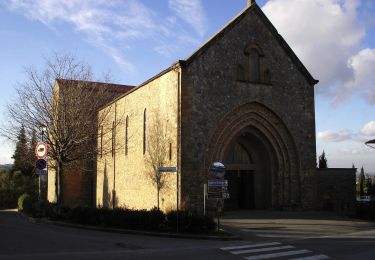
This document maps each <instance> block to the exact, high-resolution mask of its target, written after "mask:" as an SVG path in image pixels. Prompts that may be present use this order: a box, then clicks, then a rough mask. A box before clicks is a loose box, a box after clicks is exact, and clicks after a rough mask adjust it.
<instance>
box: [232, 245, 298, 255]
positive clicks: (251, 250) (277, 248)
mask: <svg viewBox="0 0 375 260" xmlns="http://www.w3.org/2000/svg"><path fill="white" fill-rule="evenodd" d="M292 248H295V247H294V246H274V247H264V248H257V249H247V250H240V251H230V252H231V253H232V254H234V255H239V254H248V253H259V252H267V251H276V250H283V249H292Z"/></svg>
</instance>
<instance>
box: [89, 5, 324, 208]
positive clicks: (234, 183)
mask: <svg viewBox="0 0 375 260" xmlns="http://www.w3.org/2000/svg"><path fill="white" fill-rule="evenodd" d="M317 82H318V81H317V80H315V79H314V78H313V77H312V75H311V74H310V73H309V72H308V71H307V69H306V68H305V67H304V65H303V64H302V63H301V61H300V60H299V59H298V57H297V56H296V55H295V54H294V52H293V51H292V50H291V48H290V47H289V46H288V44H287V43H286V42H285V40H284V39H283V38H282V36H280V35H279V33H278V32H277V30H276V29H275V28H274V26H273V25H272V24H271V22H270V21H269V20H268V19H267V17H266V16H265V15H264V13H263V12H262V10H261V9H260V8H259V6H258V5H257V4H256V3H255V2H254V1H249V3H248V5H247V8H245V9H244V10H243V11H242V12H241V13H240V14H238V16H236V17H235V18H234V19H233V20H232V21H230V22H229V23H228V24H227V25H226V26H225V27H224V28H223V29H222V30H221V31H220V32H218V33H217V34H216V35H214V36H213V37H212V38H211V39H210V40H209V41H208V42H207V43H205V44H204V45H203V46H202V47H201V48H200V49H198V50H197V51H196V52H195V53H193V54H192V55H191V56H190V57H189V58H187V59H186V60H180V61H178V62H176V63H175V64H173V65H172V66H171V67H169V68H168V69H166V70H165V71H163V72H161V73H160V74H158V75H156V76H155V77H153V78H151V79H150V80H148V81H146V82H145V83H143V84H141V85H140V86H138V87H136V88H134V89H132V90H130V91H128V92H127V93H125V94H123V95H121V96H120V97H118V98H117V99H115V100H113V101H112V102H110V103H109V104H107V105H106V106H105V107H103V108H102V109H101V110H100V111H99V113H103V111H105V110H106V109H110V110H111V113H112V114H111V117H109V119H108V120H107V122H106V124H108V125H110V124H112V125H113V126H114V127H113V131H112V132H110V133H101V134H99V135H100V140H98V150H100V149H104V148H108V147H104V148H103V147H102V146H108V145H110V146H111V147H112V148H111V149H110V150H111V152H110V153H101V154H100V155H98V158H97V167H96V168H97V174H96V176H97V177H96V178H97V181H96V198H95V200H96V205H97V206H106V207H116V206H126V207H129V208H146V209H150V208H152V207H155V206H156V205H157V203H158V202H157V201H158V199H157V198H159V203H160V207H161V208H162V209H163V210H168V209H174V208H176V206H178V207H179V208H187V209H189V208H191V209H196V210H198V211H202V210H203V200H204V193H203V190H204V188H203V187H204V184H205V183H207V179H208V169H209V167H210V165H211V164H212V163H213V162H216V161H219V162H222V163H223V164H224V165H225V167H226V176H225V178H226V179H228V183H229V187H228V188H229V193H230V198H229V199H227V200H225V205H224V208H225V209H227V210H236V209H279V208H284V209H285V208H286V209H294V208H298V209H311V208H314V207H315V205H316V199H317V194H316V191H317V188H316V183H317V180H316V151H315V149H316V148H315V141H316V140H315V108H314V85H315V84H316V83H317ZM99 131H100V129H99ZM158 148H159V149H162V150H163V156H162V159H160V158H159V161H158V163H155V160H151V159H152V158H151V157H152V155H151V154H152V152H153V153H154V154H155V153H156V151H158ZM107 150H108V149H107ZM150 160H151V161H153V162H150ZM157 164H158V166H159V167H176V169H177V173H164V174H165V176H164V177H163V178H164V179H163V180H164V183H163V184H164V186H163V187H162V188H161V189H159V195H158V189H157V185H156V182H155V180H153V179H152V176H153V175H154V173H155V171H153V169H154V170H155V165H157Z"/></svg>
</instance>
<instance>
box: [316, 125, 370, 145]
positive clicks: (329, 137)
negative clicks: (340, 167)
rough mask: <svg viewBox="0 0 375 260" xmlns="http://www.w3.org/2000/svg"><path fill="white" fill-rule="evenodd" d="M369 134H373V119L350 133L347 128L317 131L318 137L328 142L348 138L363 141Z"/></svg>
mask: <svg viewBox="0 0 375 260" xmlns="http://www.w3.org/2000/svg"><path fill="white" fill-rule="evenodd" d="M371 136H375V121H370V122H368V123H366V124H365V125H364V126H363V127H362V128H361V129H360V130H359V131H358V132H357V133H352V132H351V131H350V130H348V129H341V130H339V131H337V132H334V131H331V130H326V131H322V132H319V133H318V139H320V140H322V141H325V142H330V143H331V142H343V141H349V140H351V141H355V142H360V143H364V142H366V141H368V139H369V137H371Z"/></svg>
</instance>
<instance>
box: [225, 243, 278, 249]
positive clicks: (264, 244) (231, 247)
mask: <svg viewBox="0 0 375 260" xmlns="http://www.w3.org/2000/svg"><path fill="white" fill-rule="evenodd" d="M276 245H280V243H279V242H270V243H263V244H252V245H243V246H228V247H221V248H220V249H221V250H233V249H244V248H254V247H261V246H276Z"/></svg>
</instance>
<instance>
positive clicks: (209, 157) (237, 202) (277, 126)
mask: <svg viewBox="0 0 375 260" xmlns="http://www.w3.org/2000/svg"><path fill="white" fill-rule="evenodd" d="M206 151H207V153H206V159H205V171H206V172H207V169H208V167H209V165H210V163H211V162H213V161H221V162H223V163H224V165H225V166H226V169H227V174H226V177H225V178H226V179H228V186H229V187H228V189H229V193H230V199H228V200H226V202H225V209H226V210H236V209H268V208H279V207H291V206H298V205H299V204H300V201H301V194H300V175H299V174H300V173H299V159H298V153H297V150H296V146H295V143H294V140H293V138H292V136H291V134H290V132H289V130H288V129H287V127H286V126H285V124H284V123H283V121H282V120H281V119H280V117H278V116H277V115H276V114H275V113H274V112H272V111H271V110H270V109H269V108H267V107H266V106H264V105H262V104H260V103H257V102H252V103H249V104H245V105H243V106H240V107H238V108H237V109H235V110H233V111H231V112H229V113H228V114H227V115H225V116H224V118H222V120H220V122H219V123H218V124H217V127H216V129H215V131H214V133H213V134H212V135H211V138H210V143H209V145H208V147H207V149H206Z"/></svg>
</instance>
